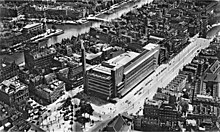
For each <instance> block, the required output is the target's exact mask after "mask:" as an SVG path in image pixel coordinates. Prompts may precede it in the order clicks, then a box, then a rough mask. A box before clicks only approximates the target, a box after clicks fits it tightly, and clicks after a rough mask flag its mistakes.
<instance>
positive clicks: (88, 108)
mask: <svg viewBox="0 0 220 132" xmlns="http://www.w3.org/2000/svg"><path fill="white" fill-rule="evenodd" d="M85 112H86V113H87V114H89V119H90V115H93V112H94V109H93V108H92V106H91V104H89V103H87V104H86V108H85Z"/></svg>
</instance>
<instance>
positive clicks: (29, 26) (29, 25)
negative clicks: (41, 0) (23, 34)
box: [23, 23, 41, 28]
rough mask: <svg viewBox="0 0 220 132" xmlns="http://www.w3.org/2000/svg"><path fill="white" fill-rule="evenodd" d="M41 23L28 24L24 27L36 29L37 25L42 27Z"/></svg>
mask: <svg viewBox="0 0 220 132" xmlns="http://www.w3.org/2000/svg"><path fill="white" fill-rule="evenodd" d="M40 24H41V23H32V24H28V25H26V26H24V27H23V28H31V27H35V26H37V25H40Z"/></svg>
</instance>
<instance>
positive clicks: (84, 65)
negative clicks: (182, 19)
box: [80, 40, 88, 94]
mask: <svg viewBox="0 0 220 132" xmlns="http://www.w3.org/2000/svg"><path fill="white" fill-rule="evenodd" d="M80 43H81V54H82V68H83V85H84V93H86V94H87V93H88V90H87V88H88V83H87V76H86V51H85V48H84V45H83V43H84V41H83V40H80Z"/></svg>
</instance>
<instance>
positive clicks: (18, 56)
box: [0, 0, 220, 64]
mask: <svg viewBox="0 0 220 132" xmlns="http://www.w3.org/2000/svg"><path fill="white" fill-rule="evenodd" d="M151 1H153V0H140V1H139V2H136V3H126V4H124V5H122V6H121V7H120V8H117V9H114V11H113V14H111V15H105V14H100V15H98V16H97V17H99V18H103V19H107V20H112V19H115V18H119V17H120V16H121V15H122V14H125V13H127V12H129V11H131V10H133V9H134V7H135V8H137V7H141V6H142V5H144V4H145V3H149V2H151ZM100 24H101V22H87V23H85V24H82V25H56V27H57V28H59V29H63V30H64V33H63V34H61V35H58V36H53V37H51V38H49V39H47V40H46V41H43V42H41V43H40V45H48V46H50V45H52V44H55V43H58V42H61V40H62V39H63V38H70V37H72V36H77V35H79V34H83V33H86V32H89V29H90V27H98V26H100ZM51 26H52V25H48V27H49V28H50V27H51ZM218 31H220V26H218V27H214V28H213V29H211V30H210V31H209V33H208V36H213V35H215V34H216V33H217V32H218ZM1 58H6V59H7V60H8V61H11V62H12V61H15V62H16V63H17V64H20V63H22V62H24V55H23V53H14V54H12V55H0V59H1Z"/></svg>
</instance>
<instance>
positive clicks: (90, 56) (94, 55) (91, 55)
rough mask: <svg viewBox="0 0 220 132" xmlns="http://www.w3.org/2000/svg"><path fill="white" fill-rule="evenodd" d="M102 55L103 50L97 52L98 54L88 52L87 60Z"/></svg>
mask: <svg viewBox="0 0 220 132" xmlns="http://www.w3.org/2000/svg"><path fill="white" fill-rule="evenodd" d="M101 55H102V52H99V53H96V54H94V53H86V59H87V60H92V59H94V58H96V57H98V56H101Z"/></svg>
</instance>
